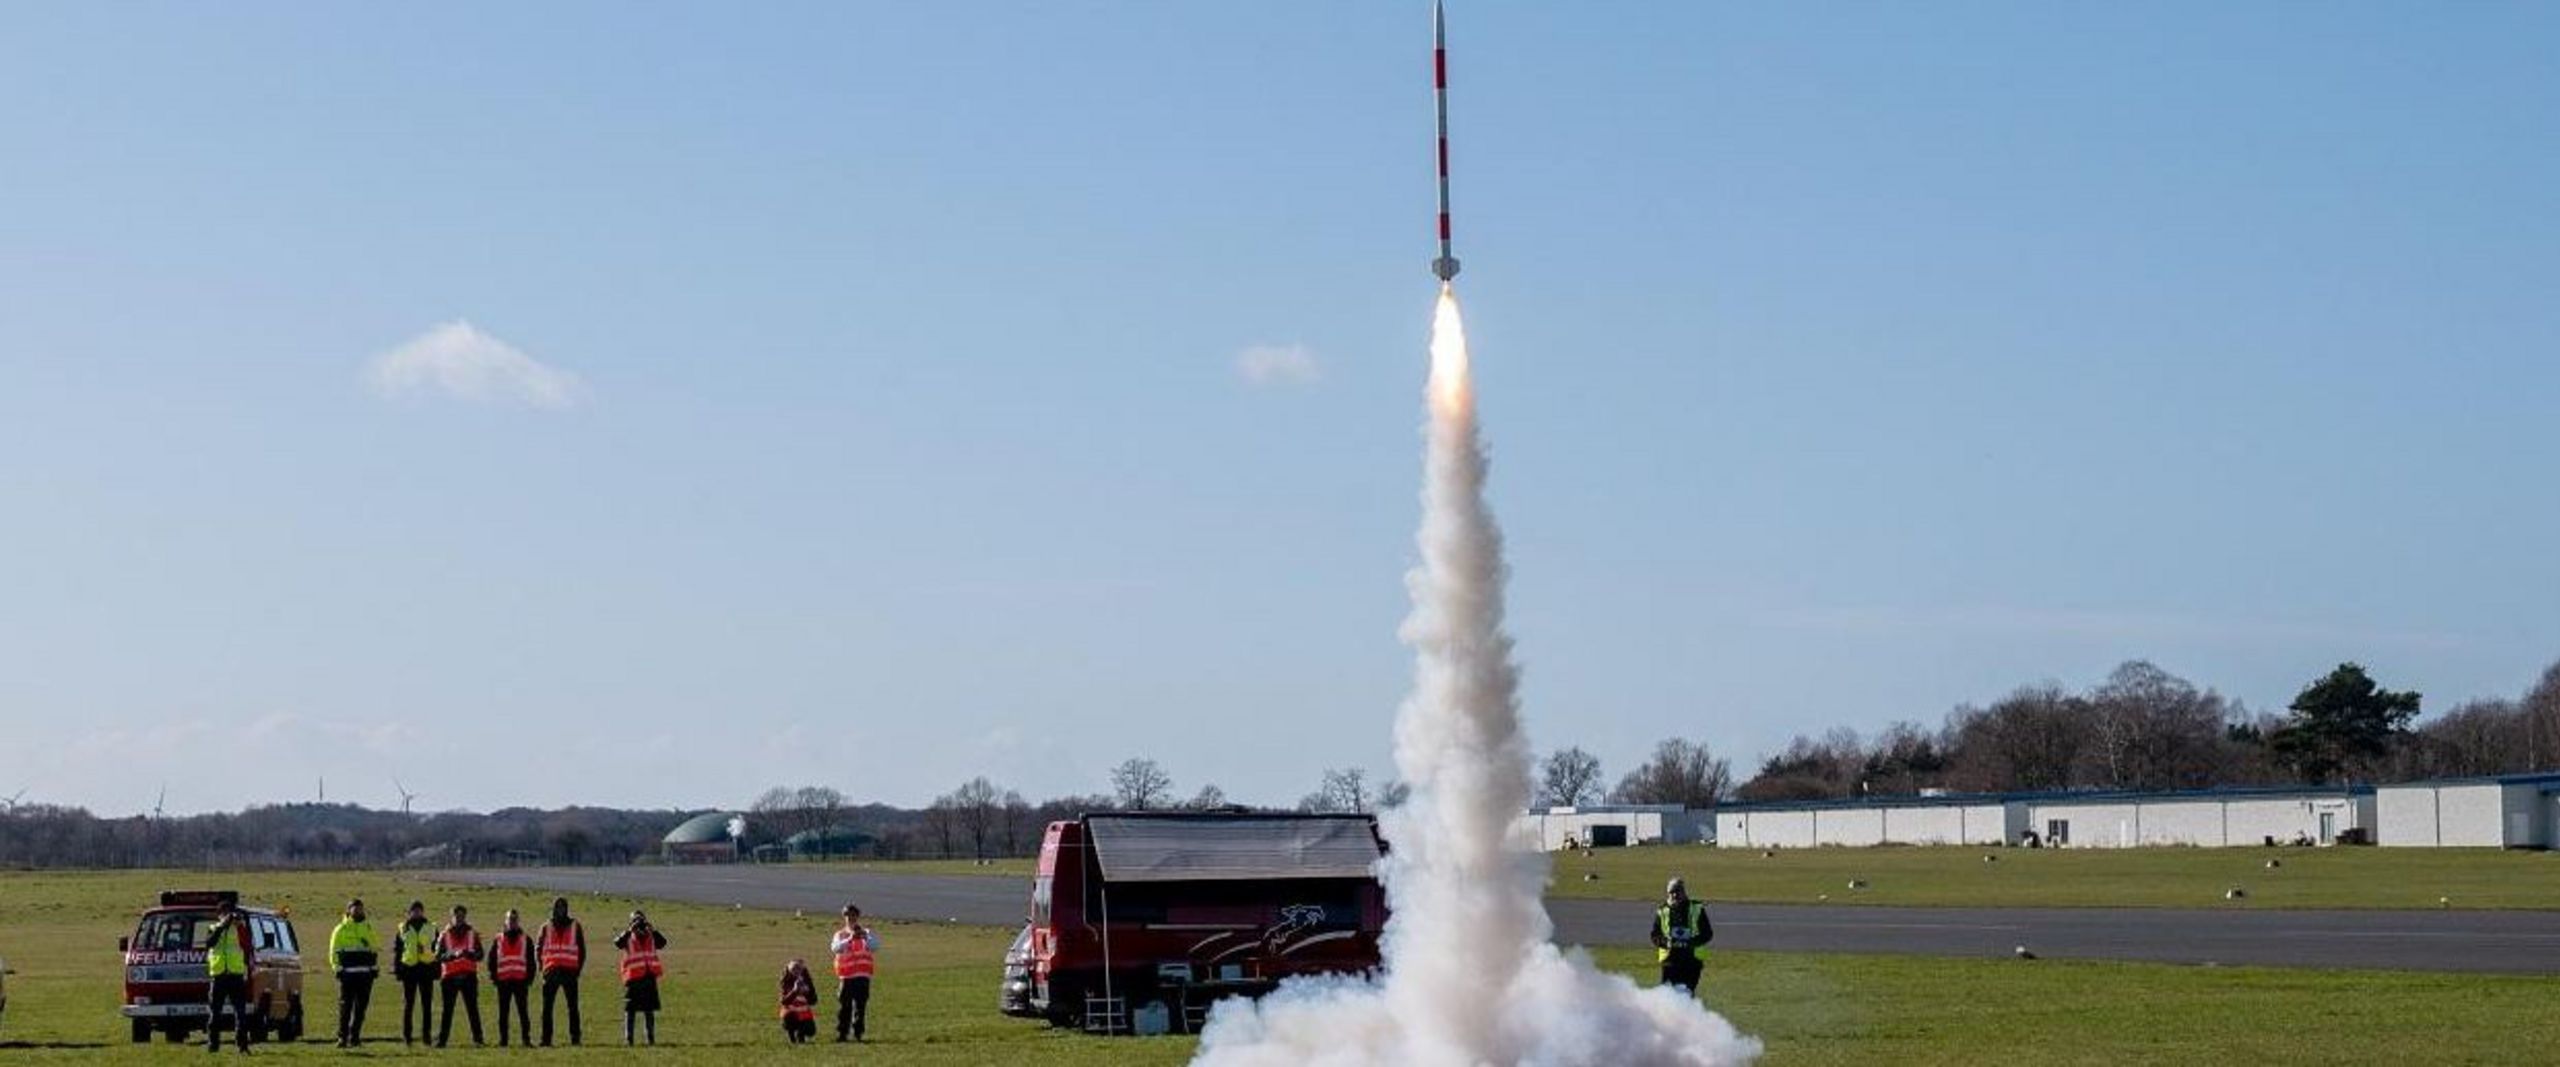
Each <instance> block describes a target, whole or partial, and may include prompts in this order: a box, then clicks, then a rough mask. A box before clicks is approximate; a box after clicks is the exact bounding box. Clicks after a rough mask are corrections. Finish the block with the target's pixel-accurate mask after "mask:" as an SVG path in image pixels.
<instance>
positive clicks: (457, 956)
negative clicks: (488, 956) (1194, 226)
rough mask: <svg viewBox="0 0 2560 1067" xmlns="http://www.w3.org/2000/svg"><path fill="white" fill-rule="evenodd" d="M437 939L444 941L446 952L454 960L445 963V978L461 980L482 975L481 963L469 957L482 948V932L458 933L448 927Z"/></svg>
mask: <svg viewBox="0 0 2560 1067" xmlns="http://www.w3.org/2000/svg"><path fill="white" fill-rule="evenodd" d="M457 935H458V936H457ZM437 939H438V940H440V941H443V942H444V950H445V951H446V952H448V953H451V954H452V958H450V959H447V960H445V961H444V976H445V977H447V978H461V977H464V976H466V975H474V974H478V973H480V961H479V960H475V959H472V958H471V957H470V956H469V955H467V953H469V952H471V951H473V950H475V949H477V948H479V947H480V931H478V930H461V931H456V930H455V929H453V928H452V927H449V926H448V927H446V928H445V931H444V933H443V934H442V935H440V936H439V937H438V938H437Z"/></svg>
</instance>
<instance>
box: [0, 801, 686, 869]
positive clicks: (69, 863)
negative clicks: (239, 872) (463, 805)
mask: <svg viewBox="0 0 2560 1067" xmlns="http://www.w3.org/2000/svg"><path fill="white" fill-rule="evenodd" d="M685 815H686V813H685V812H680V811H622V810H617V809H612V808H567V809H563V810H560V811H537V810H534V809H530V808H509V809H506V810H503V811H495V812H490V813H488V814H485V815H483V814H478V813H471V812H447V813H438V814H432V815H406V814H402V813H400V812H396V811H377V810H374V809H371V808H362V807H357V806H355V805H352V804H308V803H304V804H277V805H271V806H266V807H255V808H250V809H249V810H247V811H243V812H237V813H217V814H210V815H175V816H168V817H161V818H155V817H152V816H147V815H136V816H129V817H126V818H115V819H105V818H99V817H98V816H95V815H92V814H90V813H89V812H88V811H86V810H83V809H80V808H67V807H59V806H56V805H51V804H21V805H17V806H15V807H12V808H10V809H8V810H7V811H6V812H5V813H0V866H5V867H384V866H393V865H399V864H404V863H406V864H415V865H422V866H455V865H464V864H470V865H483V864H486V865H496V864H507V863H530V862H541V863H579V864H586V863H628V862H631V861H632V860H633V859H635V858H637V857H639V856H643V855H655V854H656V852H657V850H658V839H659V838H661V837H663V836H665V834H666V832H667V831H668V830H670V829H672V828H674V826H675V825H676V824H677V823H678V822H681V821H683V819H684V817H685Z"/></svg>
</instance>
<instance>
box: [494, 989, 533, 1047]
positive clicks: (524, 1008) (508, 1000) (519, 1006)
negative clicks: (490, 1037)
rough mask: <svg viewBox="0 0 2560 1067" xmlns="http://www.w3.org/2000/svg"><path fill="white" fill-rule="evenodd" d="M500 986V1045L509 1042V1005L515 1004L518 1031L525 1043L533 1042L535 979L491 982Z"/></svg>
mask: <svg viewBox="0 0 2560 1067" xmlns="http://www.w3.org/2000/svg"><path fill="white" fill-rule="evenodd" d="M490 984H491V985H494V986H496V987H497V988H498V1046H499V1047H500V1048H504V1047H506V1044H507V1006H508V1005H511V1004H512V1005H514V1006H515V1014H516V1033H518V1034H521V1035H523V1036H524V1043H525V1044H528V1045H530V1044H533V1009H532V1007H531V1005H532V1004H533V979H530V978H527V979H523V980H521V981H515V982H491V983H490Z"/></svg>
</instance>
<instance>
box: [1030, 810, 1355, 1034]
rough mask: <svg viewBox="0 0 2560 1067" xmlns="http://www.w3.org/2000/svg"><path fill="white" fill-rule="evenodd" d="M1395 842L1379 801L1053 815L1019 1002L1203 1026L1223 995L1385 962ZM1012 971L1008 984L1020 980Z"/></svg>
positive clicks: (1144, 1024)
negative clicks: (1387, 879) (1340, 806)
mask: <svg viewBox="0 0 2560 1067" xmlns="http://www.w3.org/2000/svg"><path fill="white" fill-rule="evenodd" d="M1384 852H1385V845H1384V843H1383V842H1382V841H1381V840H1380V839H1379V837H1378V831H1377V821H1376V819H1374V818H1372V817H1370V816H1367V815H1296V814H1267V813H1255V812H1243V811H1226V812H1106V813H1096V814H1088V815H1086V816H1084V817H1082V818H1079V819H1073V820H1062V821H1059V822H1053V823H1050V824H1049V827H1048V830H1047V832H1046V834H1045V835H1044V836H1043V838H1042V839H1041V845H1040V861H1039V866H1038V868H1037V869H1036V871H1035V873H1034V875H1033V878H1032V883H1031V915H1030V923H1029V925H1028V927H1027V931H1026V934H1025V936H1024V938H1022V939H1021V940H1022V944H1021V946H1020V950H1019V955H1018V956H1016V959H1018V960H1019V961H1020V962H1019V963H1017V964H1014V965H1013V966H1012V967H1009V968H1008V969H1009V970H1012V969H1013V968H1014V967H1018V968H1019V972H1018V973H1019V974H1020V976H1021V978H1022V979H1023V980H1025V981H1026V982H1027V986H1028V989H1027V992H1028V996H1027V997H1026V998H1024V999H1025V1000H1026V1001H1027V1003H1022V1004H1021V1005H1020V1006H1019V1007H1018V1008H1017V1009H1016V1010H1017V1011H1018V1012H1021V1013H1024V1014H1037V1015H1040V1016H1043V1017H1046V1018H1047V1019H1048V1020H1049V1021H1050V1022H1051V1023H1053V1024H1056V1025H1060V1026H1074V1027H1079V1028H1082V1029H1085V1030H1088V1031H1093V1032H1097V1033H1164V1032H1181V1033H1196V1032H1197V1031H1198V1029H1199V1027H1200V1025H1201V1022H1202V1021H1203V1020H1204V1019H1205V1017H1206V1016H1207V1013H1208V1007H1209V1005H1210V1004H1211V1003H1212V1002H1214V1001H1216V1000H1218V999H1219V998H1221V997H1227V996H1239V995H1241V996H1258V995H1260V994H1262V993H1265V992H1268V991H1269V990H1271V989H1272V988H1273V987H1275V986H1277V985H1278V984H1279V983H1280V981H1281V980H1282V979H1285V978H1291V977H1295V976H1299V975H1308V974H1329V973H1364V972H1368V971H1373V970H1375V969H1376V968H1377V967H1378V965H1379V949H1378V938H1379V935H1380V934H1381V932H1382V931H1384V930H1385V928H1386V921H1387V906H1386V892H1385V890H1384V889H1383V888H1382V887H1381V886H1380V885H1379V883H1378V879H1377V875H1376V873H1375V867H1376V866H1377V863H1378V859H1379V857H1380V856H1381V855H1383V854H1384ZM1013 977H1014V976H1013V975H1011V974H1009V975H1008V984H1010V982H1011V980H1012V979H1013Z"/></svg>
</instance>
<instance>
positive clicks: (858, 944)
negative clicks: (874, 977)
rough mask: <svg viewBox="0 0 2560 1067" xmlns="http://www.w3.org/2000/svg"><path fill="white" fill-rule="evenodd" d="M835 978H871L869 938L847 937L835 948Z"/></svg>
mask: <svg viewBox="0 0 2560 1067" xmlns="http://www.w3.org/2000/svg"><path fill="white" fill-rule="evenodd" d="M836 977H838V978H869V977H871V939H870V938H868V937H861V936H855V937H848V938H845V939H844V943H843V944H841V945H837V946H836Z"/></svg>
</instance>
